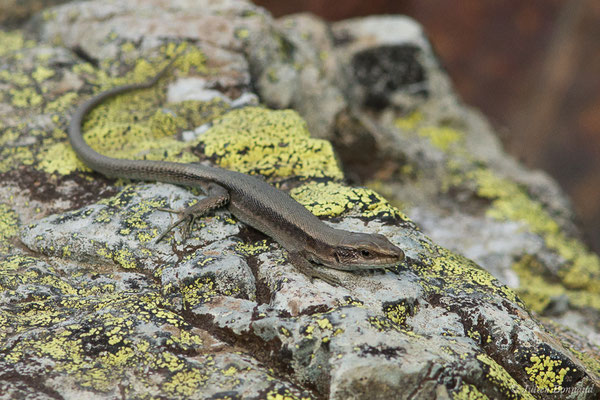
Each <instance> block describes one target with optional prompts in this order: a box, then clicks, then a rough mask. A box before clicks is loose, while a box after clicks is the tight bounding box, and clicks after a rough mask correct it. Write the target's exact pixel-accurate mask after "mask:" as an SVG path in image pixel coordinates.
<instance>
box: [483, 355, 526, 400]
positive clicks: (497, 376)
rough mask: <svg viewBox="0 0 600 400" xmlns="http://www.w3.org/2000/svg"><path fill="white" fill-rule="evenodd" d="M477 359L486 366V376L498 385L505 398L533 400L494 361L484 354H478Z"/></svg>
mask: <svg viewBox="0 0 600 400" xmlns="http://www.w3.org/2000/svg"><path fill="white" fill-rule="evenodd" d="M477 359H478V360H479V361H480V362H481V363H482V364H484V365H485V366H486V370H487V371H486V375H485V376H486V378H487V379H488V380H489V381H490V382H491V383H492V384H494V386H496V387H498V388H499V389H500V390H501V391H502V394H503V395H504V396H506V398H507V399H526V400H534V397H533V396H532V395H531V394H530V393H529V392H528V391H527V390H525V388H523V386H521V385H519V384H518V383H517V381H515V380H514V378H513V377H512V376H510V374H509V373H508V372H506V370H505V369H504V368H503V367H502V366H501V365H500V364H498V363H497V362H496V361H494V360H493V359H491V358H490V357H489V356H487V355H485V354H479V355H478V356H477Z"/></svg>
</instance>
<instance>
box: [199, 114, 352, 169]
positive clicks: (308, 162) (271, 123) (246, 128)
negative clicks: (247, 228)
mask: <svg viewBox="0 0 600 400" xmlns="http://www.w3.org/2000/svg"><path fill="white" fill-rule="evenodd" d="M199 142H200V144H201V145H202V147H203V149H204V153H205V154H206V155H207V156H209V157H211V158H214V159H215V160H216V162H217V163H218V164H219V165H220V166H222V167H224V168H227V169H234V170H237V171H240V172H244V173H249V174H261V175H263V176H268V177H289V176H298V177H304V178H305V177H319V178H320V177H329V178H333V179H341V178H342V172H341V170H340V169H339V167H338V165H337V163H336V159H335V157H334V154H333V148H332V147H331V144H330V143H329V142H327V141H324V140H319V139H312V138H310V136H309V132H308V129H307V128H306V123H305V122H304V120H303V119H302V118H301V117H300V116H299V115H298V113H296V112H295V111H292V110H281V111H270V110H267V109H264V108H259V107H245V108H243V109H237V110H232V111H231V112H229V113H227V114H225V115H224V116H223V117H221V118H218V119H217V120H215V121H213V126H212V128H211V129H209V130H208V131H207V132H205V133H204V134H203V135H202V136H201V137H200V140H199Z"/></svg>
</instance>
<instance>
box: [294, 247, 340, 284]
mask: <svg viewBox="0 0 600 400" xmlns="http://www.w3.org/2000/svg"><path fill="white" fill-rule="evenodd" d="M288 260H289V261H290V262H291V263H292V264H293V265H294V267H296V268H297V269H298V271H300V272H302V273H303V274H304V275H306V276H308V277H309V278H310V280H311V282H312V280H313V279H314V278H319V279H321V280H322V281H325V282H327V283H329V284H330V285H332V286H342V281H341V280H340V278H338V277H337V276H335V275H333V274H329V273H327V272H324V271H320V270H319V269H317V268H316V267H315V266H314V265H313V264H312V263H311V262H310V261H308V260H307V259H306V257H304V255H303V254H302V253H301V252H299V251H288Z"/></svg>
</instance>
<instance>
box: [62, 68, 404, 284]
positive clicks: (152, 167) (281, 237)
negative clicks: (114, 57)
mask: <svg viewBox="0 0 600 400" xmlns="http://www.w3.org/2000/svg"><path fill="white" fill-rule="evenodd" d="M173 62H174V60H173V61H171V62H170V63H169V65H167V67H165V68H164V69H163V70H162V71H161V72H159V73H158V74H157V75H156V76H155V77H154V78H152V79H151V80H149V81H148V82H145V83H139V84H130V85H124V86H119V87H116V88H113V89H110V90H107V91H105V92H102V93H99V94H97V95H96V96H94V97H92V98H91V99H89V100H88V101H86V102H85V103H83V104H82V105H81V106H79V108H78V109H77V110H76V112H75V114H74V115H73V117H72V119H71V124H70V126H69V140H70V141H71V145H72V146H73V149H74V150H75V152H76V153H77V155H78V156H79V157H80V158H81V160H83V162H84V163H85V164H86V165H87V166H88V167H90V168H92V169H93V170H95V171H98V172H100V173H102V174H103V175H106V176H108V177H115V178H128V179H140V180H146V181H161V182H169V183H174V184H178V185H183V186H191V187H200V188H201V189H202V190H204V191H205V192H206V193H207V195H208V197H207V198H204V199H203V200H201V201H200V202H199V203H198V204H196V205H194V206H192V207H190V208H188V209H186V210H183V211H182V212H181V213H182V214H183V216H184V218H187V217H193V216H197V215H201V214H204V213H206V212H207V211H210V210H211V209H214V208H218V207H222V206H225V207H227V208H228V209H229V211H230V212H231V213H232V214H233V215H234V216H235V217H237V218H238V219H239V220H240V221H242V222H244V223H247V224H248V225H250V226H252V227H253V228H255V229H258V230H259V231H261V232H263V233H265V234H267V235H269V236H270V237H272V238H273V239H275V240H276V241H277V242H278V243H279V244H281V245H282V246H283V247H284V248H285V249H286V250H287V251H288V253H289V260H290V261H291V262H292V264H294V266H296V267H297V268H298V269H299V270H300V271H302V272H303V273H305V274H307V275H308V276H309V277H311V278H313V277H317V278H320V279H323V280H325V281H327V282H329V283H331V284H339V283H340V281H339V279H338V278H337V277H335V276H333V275H331V274H328V273H326V272H323V271H322V270H320V269H317V268H316V267H315V266H313V265H312V264H311V263H310V261H312V262H314V263H316V264H320V265H322V266H326V267H329V268H334V269H338V270H344V271H356V270H362V269H373V268H385V267H389V266H393V265H396V264H398V263H399V262H400V261H402V260H403V259H404V252H403V251H402V250H401V249H400V248H398V247H397V246H395V245H394V244H392V243H391V242H390V241H389V240H388V239H387V238H386V237H385V236H383V235H379V234H366V233H357V232H349V231H344V230H341V229H334V228H332V227H330V226H329V225H326V224H325V223H323V222H322V221H321V220H320V219H318V218H317V217H316V216H314V215H313V214H312V213H311V212H310V211H308V210H307V209H306V208H304V207H303V206H302V205H301V204H300V203H298V202H297V201H295V200H294V199H292V198H291V197H290V196H289V195H288V194H287V193H285V192H282V191H280V190H278V189H276V188H275V187H273V186H271V185H269V184H268V183H267V182H265V181H263V180H261V179H259V178H257V177H254V176H250V175H246V174H242V173H239V172H235V171H230V170H226V169H222V168H217V167H209V166H204V165H192V164H180V163H174V162H166V161H147V160H124V159H116V158H111V157H107V156H103V155H101V154H99V153H97V152H96V151H94V150H93V149H92V148H91V147H89V146H88V145H87V143H86V142H85V140H84V139H83V136H82V132H81V124H82V122H83V119H84V118H85V116H86V115H87V114H88V113H89V112H90V111H91V110H92V109H93V108H94V107H95V106H97V105H98V104H100V103H102V102H103V101H104V100H106V99H108V98H110V97H113V96H116V95H118V94H121V93H124V92H128V91H130V90H136V89H144V88H149V87H151V86H152V85H154V84H155V83H156V82H157V81H158V79H159V78H160V77H161V76H162V75H163V74H164V73H165V71H166V70H167V69H168V68H169V67H170V66H171V64H172V63H173ZM184 218H182V219H181V220H180V221H178V223H179V222H181V221H182V220H183V219H184ZM176 224H177V223H176ZM176 224H174V225H176ZM174 225H172V226H171V227H169V229H168V230H170V229H171V228H172V227H173V226H174ZM168 230H167V231H168ZM161 238H162V236H161ZM159 239H160V238H159Z"/></svg>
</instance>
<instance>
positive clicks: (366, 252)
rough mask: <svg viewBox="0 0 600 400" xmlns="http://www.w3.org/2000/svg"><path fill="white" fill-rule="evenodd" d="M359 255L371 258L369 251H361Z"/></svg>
mask: <svg viewBox="0 0 600 400" xmlns="http://www.w3.org/2000/svg"><path fill="white" fill-rule="evenodd" d="M360 255H361V256H363V257H371V252H370V251H369V250H361V251H360Z"/></svg>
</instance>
